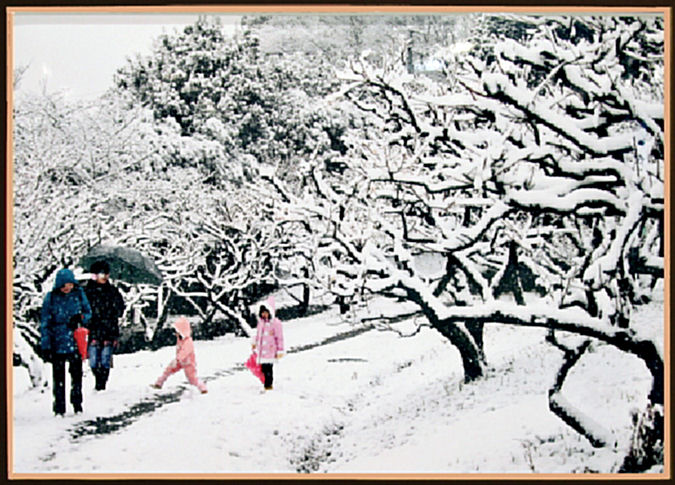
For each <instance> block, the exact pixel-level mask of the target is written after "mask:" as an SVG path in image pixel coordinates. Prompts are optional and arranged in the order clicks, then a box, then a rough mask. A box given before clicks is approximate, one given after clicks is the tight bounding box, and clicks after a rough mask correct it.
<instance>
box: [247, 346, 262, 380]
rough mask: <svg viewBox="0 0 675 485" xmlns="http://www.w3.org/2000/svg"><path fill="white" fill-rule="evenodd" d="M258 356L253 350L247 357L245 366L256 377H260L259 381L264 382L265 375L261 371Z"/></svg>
mask: <svg viewBox="0 0 675 485" xmlns="http://www.w3.org/2000/svg"><path fill="white" fill-rule="evenodd" d="M257 361H258V356H257V355H256V353H255V352H253V353H252V354H251V356H250V357H249V358H248V360H247V361H246V367H248V369H249V370H250V371H251V372H253V375H254V376H256V377H257V378H258V379H260V382H262V383H264V382H265V376H264V375H263V372H262V366H261V365H260V364H258V362H257Z"/></svg>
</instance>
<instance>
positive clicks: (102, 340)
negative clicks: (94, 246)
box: [84, 261, 124, 391]
mask: <svg viewBox="0 0 675 485" xmlns="http://www.w3.org/2000/svg"><path fill="white" fill-rule="evenodd" d="M90 271H91V273H92V279H91V280H89V282H88V283H87V286H86V287H85V289H84V291H85V293H86V295H87V299H88V300H89V304H90V305H91V313H92V316H91V320H90V321H89V325H88V326H87V327H88V328H89V348H88V357H89V365H90V366H91V370H92V372H93V374H94V377H95V379H96V387H95V389H96V390H97V391H102V390H104V389H105V386H106V383H107V382H108V376H109V375H110V367H111V365H112V354H113V351H114V349H115V348H116V347H117V341H118V339H119V336H120V327H119V321H118V320H119V318H120V317H121V316H122V314H123V313H124V299H123V298H122V295H121V294H120V292H119V290H118V289H117V288H115V287H114V286H113V285H112V284H111V283H110V281H109V278H110V265H109V264H108V263H107V262H106V261H96V262H95V263H94V264H92V265H91V268H90Z"/></svg>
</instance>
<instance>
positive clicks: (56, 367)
mask: <svg viewBox="0 0 675 485" xmlns="http://www.w3.org/2000/svg"><path fill="white" fill-rule="evenodd" d="M66 362H68V370H69V372H70V403H71V404H72V405H73V408H74V409H75V410H76V411H81V410H82V358H81V357H80V356H79V355H78V354H54V356H53V358H52V376H53V379H54V407H53V409H54V412H55V413H58V414H65V412H66Z"/></svg>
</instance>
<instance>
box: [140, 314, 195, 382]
mask: <svg viewBox="0 0 675 485" xmlns="http://www.w3.org/2000/svg"><path fill="white" fill-rule="evenodd" d="M173 328H174V330H175V331H176V358H175V359H173V360H172V361H171V363H170V364H169V365H168V366H167V368H166V369H164V373H163V374H162V375H161V376H160V377H159V379H157V382H155V383H154V384H153V387H154V388H156V389H160V388H161V387H162V385H163V384H164V381H166V379H167V378H168V377H169V376H170V375H171V374H174V373H176V372H178V371H179V370H181V369H183V370H184V371H185V376H186V377H187V380H188V382H190V384H192V385H193V386H197V388H198V389H199V390H200V391H201V392H202V394H204V393H206V392H207V390H206V385H205V384H204V383H203V382H202V381H201V380H199V379H198V378H197V360H196V359H195V346H194V343H193V342H192V330H191V328H190V322H189V321H188V320H187V318H184V317H181V318H179V319H178V320H176V321H175V322H174V324H173Z"/></svg>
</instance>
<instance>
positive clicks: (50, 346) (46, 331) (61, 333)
mask: <svg viewBox="0 0 675 485" xmlns="http://www.w3.org/2000/svg"><path fill="white" fill-rule="evenodd" d="M90 318H91V307H90V306H89V302H88V301H87V296H86V295H85V293H84V291H83V290H82V288H81V287H80V286H79V285H78V283H77V280H76V279H75V275H74V274H73V272H72V271H71V270H69V269H67V268H66V269H62V270H60V271H59V272H58V273H56V280H55V281H54V288H53V289H52V291H50V292H49V293H47V296H45V299H44V302H43V304H42V318H41V323H40V335H41V339H40V345H41V348H42V355H43V357H44V359H45V360H46V361H47V362H51V364H52V376H53V379H54V407H53V409H54V413H55V414H56V415H58V416H63V415H64V414H65V412H66V362H68V369H69V372H70V378H71V379H70V382H71V389H70V402H71V404H72V405H73V409H74V411H75V412H76V413H80V412H82V358H81V357H80V355H79V353H78V352H77V344H76V343H75V338H74V337H73V331H74V330H75V329H76V328H77V327H79V326H80V325H86V324H87V323H88V322H89V319H90Z"/></svg>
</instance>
